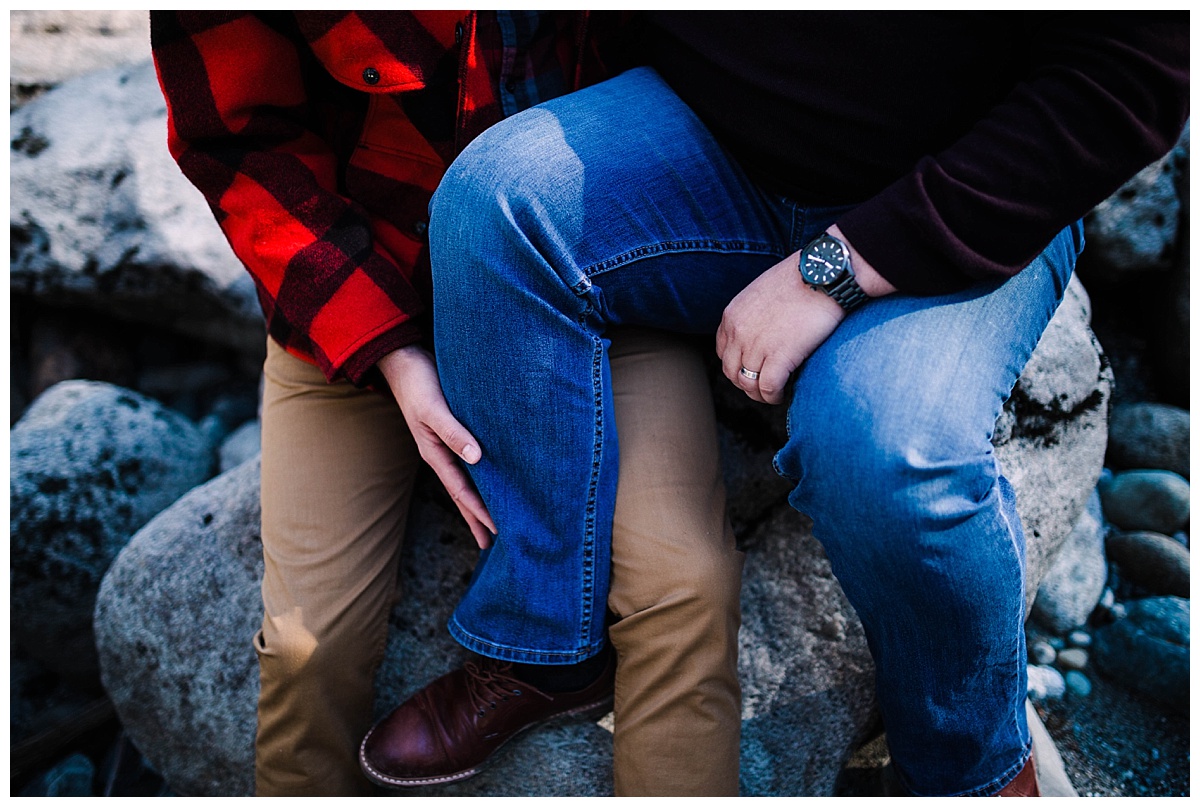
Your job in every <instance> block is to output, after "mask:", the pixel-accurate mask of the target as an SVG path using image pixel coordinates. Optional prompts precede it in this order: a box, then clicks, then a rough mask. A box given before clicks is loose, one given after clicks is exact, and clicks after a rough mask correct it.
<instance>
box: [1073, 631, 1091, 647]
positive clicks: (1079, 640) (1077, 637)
mask: <svg viewBox="0 0 1200 807" xmlns="http://www.w3.org/2000/svg"><path fill="white" fill-rule="evenodd" d="M1067 644H1069V645H1070V646H1071V647H1091V645H1092V634H1090V633H1088V632H1087V631H1086V630H1073V631H1071V632H1070V633H1069V634H1068V635H1067Z"/></svg>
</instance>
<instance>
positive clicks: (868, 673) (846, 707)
mask: <svg viewBox="0 0 1200 807" xmlns="http://www.w3.org/2000/svg"><path fill="white" fill-rule="evenodd" d="M809 526H810V524H809V522H808V520H807V519H806V518H804V517H803V516H800V515H799V514H797V513H795V512H794V511H792V510H790V509H788V508H786V507H784V508H780V509H779V510H778V511H777V512H776V514H775V516H774V517H773V518H772V520H771V521H769V522H768V523H766V524H764V525H763V527H762V528H761V529H760V531H759V532H758V533H757V534H756V535H755V536H754V537H753V539H752V542H751V549H750V551H748V553H747V557H746V570H745V574H744V579H743V584H742V630H741V634H740V635H739V644H740V646H741V653H740V657H739V663H738V673H739V677H740V679H741V683H742V717H743V722H742V759H743V764H742V788H741V790H742V795H746V796H778V795H795V794H808V795H829V794H831V793H833V786H834V780H835V778H836V777H837V774H838V772H839V771H840V770H841V767H842V764H843V763H844V762H845V761H846V760H847V759H848V758H849V753H850V751H851V749H852V746H853V743H854V741H855V740H856V739H859V738H860V737H861V735H862V733H863V732H864V730H865V729H866V727H867V724H868V723H869V718H870V717H871V714H872V711H873V709H874V708H875V696H874V690H873V681H874V672H873V670H874V667H873V665H872V663H871V658H870V654H869V652H868V650H867V645H866V638H865V636H864V634H863V630H862V624H861V623H860V622H859V621H858V618H857V617H856V616H855V615H854V611H853V610H852V609H851V608H850V605H849V603H848V602H847V601H846V599H845V596H844V595H843V594H842V591H841V587H840V586H839V585H838V583H837V580H836V579H835V578H834V576H833V572H832V570H831V569H830V568H829V561H828V559H827V558H826V557H825V553H824V551H823V550H822V549H821V548H820V545H819V544H818V543H817V542H816V540H815V539H814V538H813V537H812V535H811V533H810V532H809ZM839 617H840V619H839ZM835 621H836V622H840V623H842V624H843V625H844V626H845V627H844V628H843V629H842V630H841V631H840V633H841V636H840V638H834V637H836V636H837V633H839V632H834V631H827V630H823V628H824V626H826V625H828V624H830V623H832V622H835Z"/></svg>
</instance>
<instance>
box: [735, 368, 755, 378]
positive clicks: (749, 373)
mask: <svg viewBox="0 0 1200 807" xmlns="http://www.w3.org/2000/svg"><path fill="white" fill-rule="evenodd" d="M738 372H739V373H740V374H742V375H744V376H745V377H746V378H748V379H750V380H751V381H756V380H757V379H758V373H756V372H754V371H753V370H747V369H746V368H745V367H743V368H742V369H740V370H738Z"/></svg>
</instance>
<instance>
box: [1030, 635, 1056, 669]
mask: <svg viewBox="0 0 1200 807" xmlns="http://www.w3.org/2000/svg"><path fill="white" fill-rule="evenodd" d="M1057 656H1058V651H1056V650H1055V648H1054V647H1051V646H1050V642H1049V641H1034V642H1033V644H1032V645H1030V660H1031V662H1033V663H1034V664H1042V665H1043V666H1048V665H1050V664H1054V659H1055V658H1056V657H1057Z"/></svg>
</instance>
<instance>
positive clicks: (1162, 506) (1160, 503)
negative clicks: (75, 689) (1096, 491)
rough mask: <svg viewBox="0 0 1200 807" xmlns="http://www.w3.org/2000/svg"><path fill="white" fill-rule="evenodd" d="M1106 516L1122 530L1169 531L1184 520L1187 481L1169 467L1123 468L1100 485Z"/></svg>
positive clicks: (1187, 500)
mask: <svg viewBox="0 0 1200 807" xmlns="http://www.w3.org/2000/svg"><path fill="white" fill-rule="evenodd" d="M1100 500H1101V502H1102V503H1103V505H1104V515H1105V517H1106V518H1107V519H1108V520H1109V521H1111V522H1112V523H1113V524H1115V525H1116V526H1117V527H1120V528H1121V529H1123V530H1147V531H1150V532H1157V533H1162V534H1164V535H1170V534H1171V533H1173V532H1175V531H1176V530H1178V529H1179V528H1180V527H1182V526H1183V525H1184V524H1186V523H1187V520H1188V515H1189V511H1190V507H1191V503H1190V493H1189V486H1188V481H1187V480H1186V479H1184V478H1183V477H1182V476H1180V475H1179V474H1176V473H1172V472H1171V471H1122V472H1121V473H1117V474H1113V478H1112V481H1111V482H1109V483H1108V484H1106V485H1101V486H1100Z"/></svg>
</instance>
